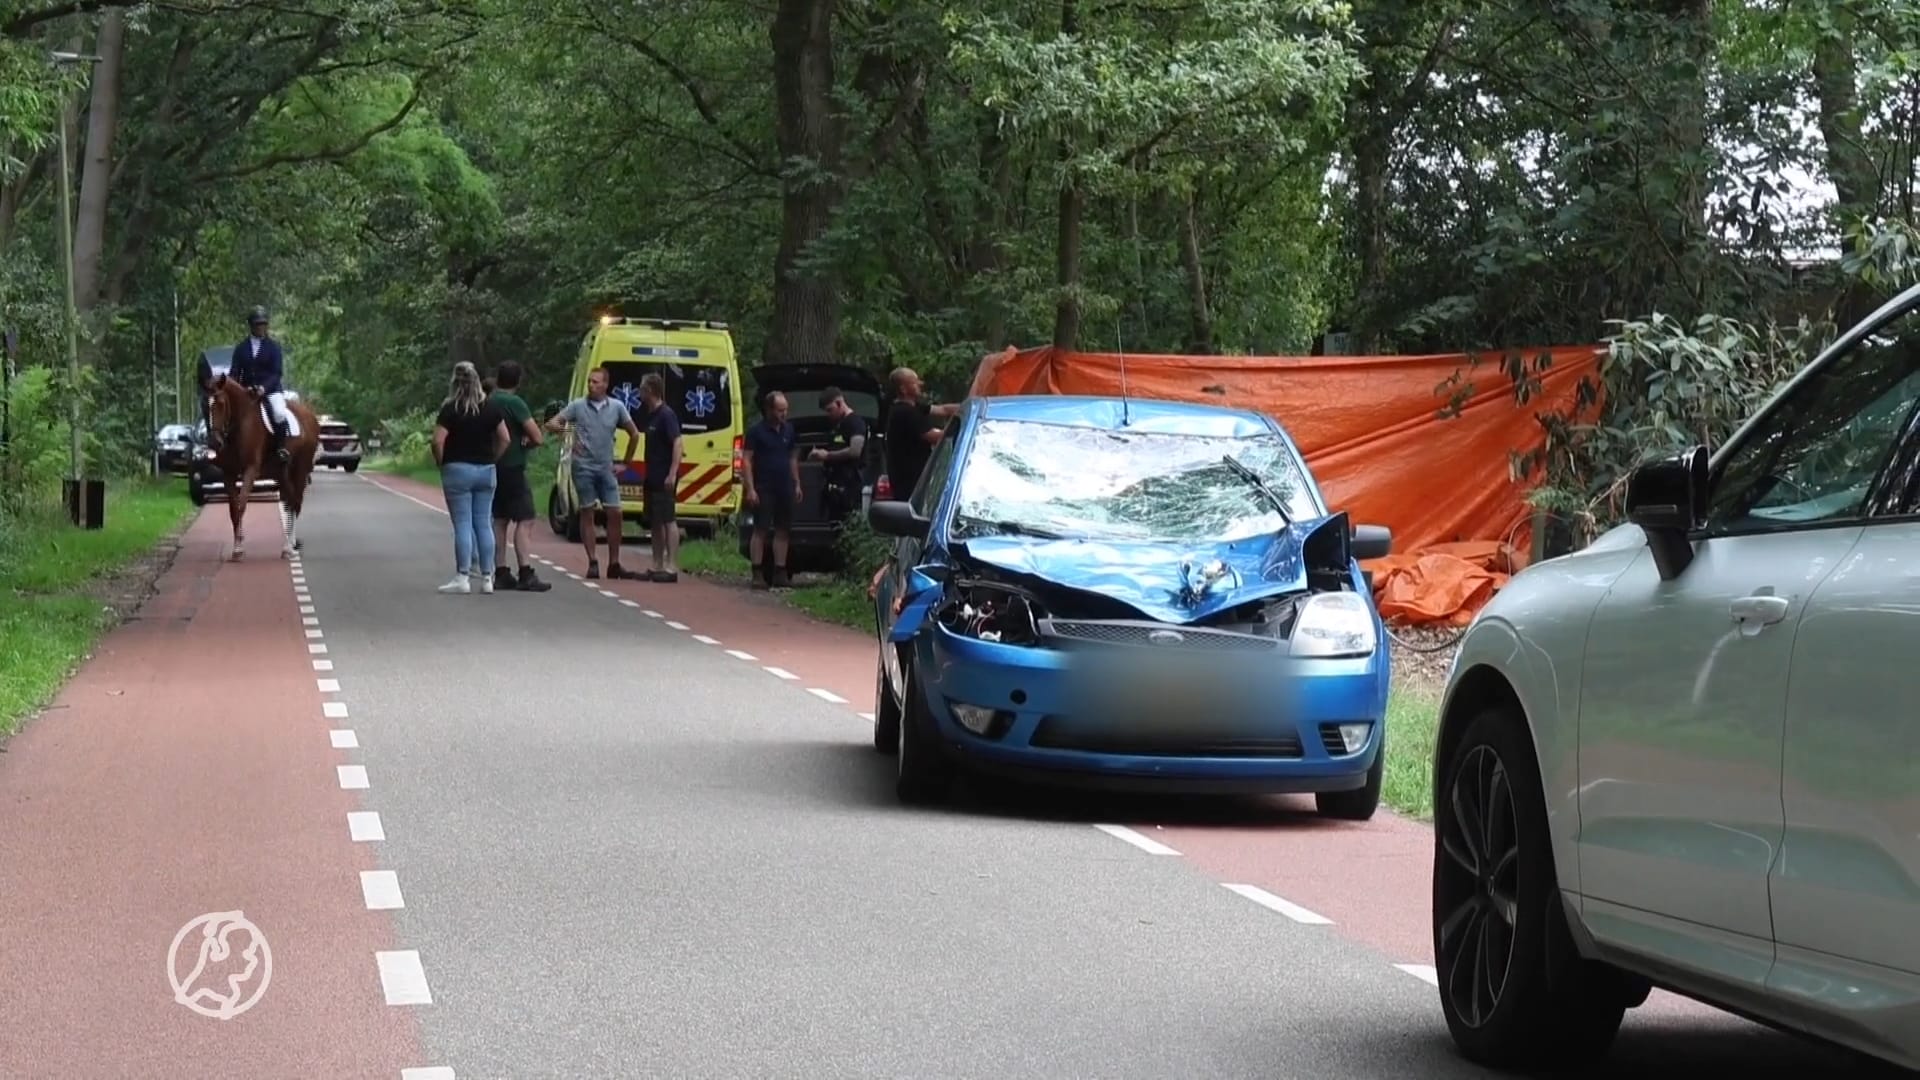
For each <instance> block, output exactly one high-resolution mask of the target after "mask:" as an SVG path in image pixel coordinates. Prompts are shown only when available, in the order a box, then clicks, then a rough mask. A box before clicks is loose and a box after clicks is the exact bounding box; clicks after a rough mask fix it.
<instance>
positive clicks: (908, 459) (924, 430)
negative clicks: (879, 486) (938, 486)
mask: <svg viewBox="0 0 1920 1080" xmlns="http://www.w3.org/2000/svg"><path fill="white" fill-rule="evenodd" d="M892 382H893V407H892V408H891V409H889V410H888V411H887V483H888V485H889V486H891V487H892V488H893V497H894V498H895V499H899V500H901V501H903V502H904V501H905V500H907V499H909V498H911V497H912V496H913V489H914V486H915V485H917V484H918V483H919V482H920V473H921V472H922V471H923V470H925V469H926V467H927V459H928V458H930V457H932V456H933V448H934V447H935V446H938V445H939V444H940V436H941V435H942V434H943V433H944V431H945V429H946V421H947V420H948V419H949V418H950V417H952V416H953V415H954V414H955V413H958V412H959V411H960V406H959V405H957V404H950V405H929V404H927V403H926V401H925V400H924V399H922V397H921V392H922V387H921V383H920V376H919V374H917V373H916V372H915V371H914V370H913V369H912V368H905V367H901V368H894V369H893V376H892Z"/></svg>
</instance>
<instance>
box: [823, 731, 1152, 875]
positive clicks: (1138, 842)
mask: <svg viewBox="0 0 1920 1080" xmlns="http://www.w3.org/2000/svg"><path fill="white" fill-rule="evenodd" d="M860 715H862V716H865V717H867V719H869V720H871V719H872V718H873V715H872V714H871V713H861V714H860ZM1094 828H1096V829H1099V830H1100V831H1101V832H1103V833H1106V834H1107V835H1108V836H1111V837H1114V838H1115V839H1118V840H1125V841H1126V842H1127V843H1129V844H1132V845H1133V846H1134V847H1137V848H1139V849H1140V850H1141V851H1144V852H1146V853H1147V854H1149V855H1178V854H1180V853H1179V852H1177V851H1175V850H1173V849H1172V848H1170V847H1168V846H1167V845H1165V844H1163V843H1161V842H1160V841H1158V840H1154V839H1151V838H1149V837H1145V836H1142V835H1140V834H1139V833H1137V832H1134V831H1133V830H1132V829H1129V828H1127V827H1126V826H1125V825H1095V826H1094Z"/></svg>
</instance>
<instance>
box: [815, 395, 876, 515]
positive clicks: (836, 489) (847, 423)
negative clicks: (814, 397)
mask: <svg viewBox="0 0 1920 1080" xmlns="http://www.w3.org/2000/svg"><path fill="white" fill-rule="evenodd" d="M820 411H821V412H823V413H825V414H826V415H827V419H829V420H831V421H833V436H832V439H831V440H830V442H829V446H828V448H827V449H815V450H813V451H811V452H810V453H808V454H807V459H808V460H809V461H817V462H820V464H821V473H822V479H823V480H824V481H825V484H824V485H823V487H822V491H821V502H822V503H823V504H825V505H824V509H825V510H826V513H827V520H828V521H830V522H832V523H833V524H836V525H837V524H839V523H840V522H842V521H844V520H846V518H847V517H848V515H850V514H852V513H853V511H854V509H855V508H856V507H858V506H859V505H860V461H861V459H862V458H863V457H864V456H865V455H866V451H867V421H866V420H865V419H864V418H863V417H861V415H860V414H859V413H857V412H854V411H853V406H851V405H848V404H847V397H846V395H845V394H842V393H841V392H840V390H839V388H838V387H832V386H829V387H827V388H826V389H825V390H822V391H820Z"/></svg>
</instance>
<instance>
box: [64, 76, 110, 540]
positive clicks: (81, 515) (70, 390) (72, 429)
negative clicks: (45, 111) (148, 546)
mask: <svg viewBox="0 0 1920 1080" xmlns="http://www.w3.org/2000/svg"><path fill="white" fill-rule="evenodd" d="M53 61H54V63H56V64H74V63H84V64H97V63H99V62H100V58H99V57H97V56H87V55H84V54H82V53H71V52H56V53H54V54H53ZM75 122H76V118H75V116H74V112H73V95H72V94H70V93H69V94H62V95H61V98H60V262H61V264H62V266H63V267H64V268H65V270H66V277H67V287H66V290H65V291H66V309H67V379H68V383H69V385H68V387H67V431H68V440H69V444H68V448H67V450H68V463H67V465H68V471H69V472H70V473H71V474H72V475H71V476H70V477H69V480H68V485H67V514H68V516H69V517H71V518H72V519H73V522H74V524H76V525H78V524H81V523H82V522H83V521H85V520H88V519H94V518H95V515H92V514H87V513H85V512H84V503H85V501H86V497H85V487H86V485H85V472H84V470H83V466H84V464H85V461H84V454H85V449H84V446H83V445H82V442H81V437H80V432H81V427H80V425H81V409H80V312H79V306H78V304H77V302H76V300H75V297H74V293H73V192H72V188H73V165H72V151H70V150H69V149H68V148H67V129H69V128H71V127H72V126H73V125H74V123H75Z"/></svg>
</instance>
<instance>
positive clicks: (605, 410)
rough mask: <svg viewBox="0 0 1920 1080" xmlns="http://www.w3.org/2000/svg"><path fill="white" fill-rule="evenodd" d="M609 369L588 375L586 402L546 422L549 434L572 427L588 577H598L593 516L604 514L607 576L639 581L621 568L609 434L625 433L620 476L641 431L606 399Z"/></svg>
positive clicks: (615, 481) (629, 465)
mask: <svg viewBox="0 0 1920 1080" xmlns="http://www.w3.org/2000/svg"><path fill="white" fill-rule="evenodd" d="M607 383H608V376H607V369H606V368H603V367H597V368H594V369H593V370H592V371H591V372H589V373H588V375H587V396H586V397H583V398H575V399H573V400H572V401H570V402H568V403H567V407H566V408H564V409H561V410H560V411H559V412H557V413H554V414H553V417H552V418H551V419H549V420H548V421H547V430H549V431H559V430H561V429H562V428H564V427H565V426H567V425H568V424H571V425H573V445H572V453H573V462H572V472H573V490H574V496H575V498H576V499H577V500H578V504H579V507H580V540H581V542H582V543H584V544H585V545H586V548H587V577H589V578H597V577H599V576H600V558H599V556H600V547H599V543H598V541H597V538H596V537H595V536H594V534H593V512H594V511H595V510H605V511H606V512H607V576H608V577H610V578H637V577H639V576H640V575H638V574H635V573H632V572H630V571H628V570H626V569H625V568H623V567H622V566H621V565H620V481H619V480H618V479H616V477H615V474H614V469H613V433H614V432H616V431H624V432H626V433H627V437H628V442H627V456H626V459H625V460H624V461H622V462H621V466H620V467H621V471H623V472H624V471H625V470H627V469H630V468H632V467H633V456H634V453H635V452H636V451H638V450H639V449H640V427H639V425H637V424H635V423H634V422H633V416H632V414H630V413H628V412H627V407H626V406H625V405H624V404H622V403H620V402H619V401H617V400H615V399H613V398H611V397H608V396H607Z"/></svg>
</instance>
